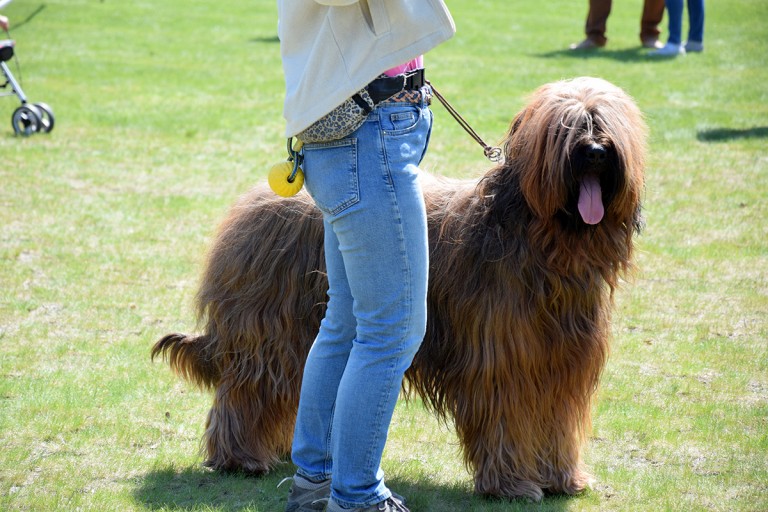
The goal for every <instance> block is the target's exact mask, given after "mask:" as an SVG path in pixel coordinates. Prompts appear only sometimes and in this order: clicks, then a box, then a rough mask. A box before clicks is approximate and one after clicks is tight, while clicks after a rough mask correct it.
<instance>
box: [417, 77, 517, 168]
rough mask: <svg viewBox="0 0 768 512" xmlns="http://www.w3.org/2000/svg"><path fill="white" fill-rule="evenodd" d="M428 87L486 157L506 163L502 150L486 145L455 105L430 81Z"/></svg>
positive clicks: (427, 81)
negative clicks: (478, 145) (480, 147)
mask: <svg viewBox="0 0 768 512" xmlns="http://www.w3.org/2000/svg"><path fill="white" fill-rule="evenodd" d="M426 83H427V85H429V87H430V88H431V89H432V92H433V93H435V96H437V99H438V100H440V103H442V104H443V107H445V110H447V111H448V113H449V114H451V115H452V116H453V118H454V119H455V120H456V121H457V122H458V123H459V125H460V126H461V127H462V128H464V131H465V132H467V133H468V134H469V136H470V137H472V138H473V139H475V142H477V143H478V144H480V146H482V148H483V154H484V155H485V157H486V158H487V159H488V160H490V161H491V162H494V163H500V162H503V161H504V153H503V152H502V151H501V148H499V147H495V146H490V145H488V144H486V143H485V141H484V140H483V139H482V138H481V137H480V136H479V135H478V134H477V132H476V131H475V130H474V129H472V127H471V126H470V125H469V123H468V122H467V121H466V120H465V119H464V118H463V117H461V114H459V113H458V112H457V111H456V109H455V108H453V105H451V104H450V103H449V102H448V100H447V99H445V97H444V96H443V95H442V94H440V92H439V91H438V90H437V89H435V86H434V85H432V83H431V82H430V81H429V80H426Z"/></svg>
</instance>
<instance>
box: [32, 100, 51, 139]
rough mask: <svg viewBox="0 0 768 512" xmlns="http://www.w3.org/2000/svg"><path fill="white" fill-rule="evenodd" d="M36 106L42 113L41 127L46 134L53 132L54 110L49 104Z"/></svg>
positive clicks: (37, 104) (36, 104)
mask: <svg viewBox="0 0 768 512" xmlns="http://www.w3.org/2000/svg"><path fill="white" fill-rule="evenodd" d="M35 106H36V107H37V109H38V110H39V111H40V121H41V124H40V127H41V128H42V130H43V131H44V132H45V133H48V132H50V131H51V130H53V123H54V121H55V119H54V117H53V110H51V107H49V106H48V104H47V103H35Z"/></svg>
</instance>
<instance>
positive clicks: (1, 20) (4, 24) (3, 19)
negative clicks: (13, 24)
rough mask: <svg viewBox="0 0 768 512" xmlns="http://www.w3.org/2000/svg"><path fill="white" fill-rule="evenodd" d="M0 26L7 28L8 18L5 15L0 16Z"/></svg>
mask: <svg viewBox="0 0 768 512" xmlns="http://www.w3.org/2000/svg"><path fill="white" fill-rule="evenodd" d="M0 28H2V29H3V30H8V18H6V17H5V16H0Z"/></svg>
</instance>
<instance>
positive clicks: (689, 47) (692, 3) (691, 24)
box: [650, 0, 704, 57]
mask: <svg viewBox="0 0 768 512" xmlns="http://www.w3.org/2000/svg"><path fill="white" fill-rule="evenodd" d="M666 3H667V13H668V16H669V39H668V40H667V44H665V45H664V46H663V47H662V48H660V49H658V50H656V51H653V52H650V55H654V56H659V57H675V56H677V55H684V54H685V53H686V52H702V51H704V0H688V41H686V43H685V45H683V39H682V37H683V0H666Z"/></svg>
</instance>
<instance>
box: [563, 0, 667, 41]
mask: <svg viewBox="0 0 768 512" xmlns="http://www.w3.org/2000/svg"><path fill="white" fill-rule="evenodd" d="M611 4H612V2H611V0H589V13H588V14H587V23H586V26H585V32H586V35H587V37H586V38H585V39H584V40H583V41H581V42H580V43H574V44H572V45H571V46H570V49H571V50H592V49H595V48H602V47H603V46H605V45H606V43H607V42H608V38H607V37H606V36H605V31H606V24H607V22H608V15H609V14H611ZM663 17H664V0H645V1H644V2H643V13H642V16H641V18H640V42H641V43H642V45H643V47H644V48H660V47H661V46H662V44H661V43H660V42H659V24H660V23H661V20H662V18H663Z"/></svg>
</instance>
